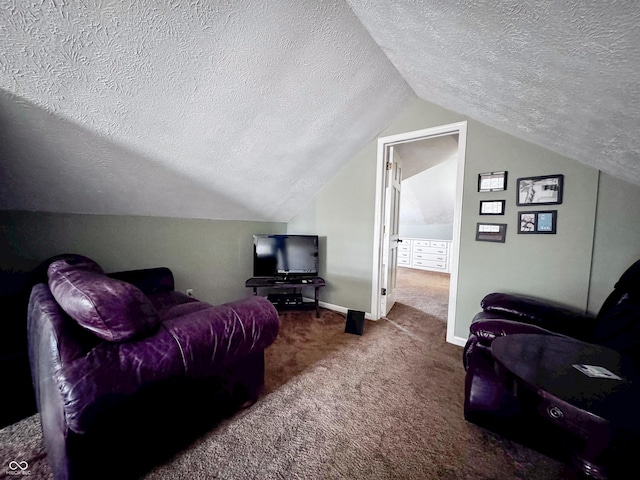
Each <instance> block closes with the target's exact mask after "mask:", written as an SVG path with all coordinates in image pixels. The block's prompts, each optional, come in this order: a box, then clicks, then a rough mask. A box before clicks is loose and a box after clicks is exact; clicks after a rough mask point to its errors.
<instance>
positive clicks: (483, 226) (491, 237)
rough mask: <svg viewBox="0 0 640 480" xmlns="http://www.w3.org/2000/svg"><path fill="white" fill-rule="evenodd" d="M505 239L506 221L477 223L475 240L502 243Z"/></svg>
mask: <svg viewBox="0 0 640 480" xmlns="http://www.w3.org/2000/svg"><path fill="white" fill-rule="evenodd" d="M506 239H507V224H506V223H478V226H477V228H476V241H478V242H500V243H504V242H505V240H506Z"/></svg>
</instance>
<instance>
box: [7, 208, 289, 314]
mask: <svg viewBox="0 0 640 480" xmlns="http://www.w3.org/2000/svg"><path fill="white" fill-rule="evenodd" d="M285 230H286V225H285V224H283V223H263V222H246V221H227V220H192V219H177V218H163V217H135V216H111V215H78V214H57V213H33V212H6V211H5V212H0V252H2V253H1V254H0V268H2V269H3V270H5V271H7V270H13V271H25V270H29V269H31V268H33V267H35V266H36V265H37V264H38V263H39V262H40V261H42V260H44V259H46V258H48V257H50V256H53V255H57V254H60V253H68V252H73V253H80V254H83V255H86V256H88V257H91V258H93V259H94V260H96V261H97V262H98V263H99V264H100V265H102V267H103V268H104V269H105V271H107V272H112V271H118V270H130V269H136V268H149V267H158V266H166V267H169V268H171V270H172V271H173V273H174V276H175V280H176V289H178V290H180V291H182V292H184V291H185V289H187V288H193V290H194V294H195V295H196V297H197V298H199V299H200V300H204V301H207V302H210V303H213V304H219V303H223V302H227V301H232V300H236V299H238V298H243V297H245V296H247V295H249V294H251V291H250V289H247V288H245V286H244V282H245V280H247V278H249V277H251V275H252V269H253V266H252V265H253V254H252V252H253V250H252V245H253V243H252V242H253V234H254V233H284V232H285Z"/></svg>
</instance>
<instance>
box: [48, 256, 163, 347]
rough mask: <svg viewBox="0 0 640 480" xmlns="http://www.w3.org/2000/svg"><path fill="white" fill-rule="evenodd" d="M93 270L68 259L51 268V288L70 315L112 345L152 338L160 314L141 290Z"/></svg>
mask: <svg viewBox="0 0 640 480" xmlns="http://www.w3.org/2000/svg"><path fill="white" fill-rule="evenodd" d="M91 267H92V266H90V265H84V264H82V263H75V262H69V261H68V260H66V259H62V260H58V261H55V262H53V263H51V265H49V269H48V271H47V275H48V277H49V288H50V290H51V293H52V294H53V296H54V298H55V299H56V301H57V302H58V304H59V305H60V307H61V308H62V309H63V310H64V311H65V312H66V313H67V315H69V316H70V317H71V318H72V319H74V320H75V321H76V322H78V324H79V325H80V326H82V327H84V328H86V329H87V330H89V331H91V332H93V333H94V334H95V335H96V336H98V337H100V338H102V339H104V340H108V341H111V342H122V341H125V340H129V339H133V338H135V337H138V336H145V335H149V334H151V333H153V332H154V331H155V330H157V328H158V326H159V325H160V317H159V315H158V312H157V311H156V310H155V308H154V307H153V305H152V304H151V302H150V300H149V299H148V298H147V296H146V295H145V294H144V293H142V291H141V290H140V289H138V288H137V287H136V286H134V285H132V284H130V283H127V282H123V281H121V280H116V279H114V278H110V277H107V276H106V275H104V274H102V273H98V272H97V271H96V270H95V268H91Z"/></svg>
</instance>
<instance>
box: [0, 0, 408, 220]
mask: <svg viewBox="0 0 640 480" xmlns="http://www.w3.org/2000/svg"><path fill="white" fill-rule="evenodd" d="M0 26H1V28H0V48H1V50H2V55H1V56H0V105H1V106H2V109H1V110H0V125H1V127H2V130H1V131H0V155H1V156H0V158H1V159H2V160H1V163H0V174H1V175H2V178H3V181H2V186H1V187H0V208H2V209H26V210H43V211H57V212H75V213H98V214H129V215H159V216H177V217H186V218H213V219H236V220H273V221H287V220H289V219H290V218H291V217H292V216H293V215H294V214H295V213H297V211H298V210H299V209H300V208H301V207H302V206H303V205H305V204H306V203H307V202H308V201H309V199H310V198H312V197H313V196H314V195H315V194H316V193H317V192H318V190H319V189H320V188H322V186H323V185H324V184H325V183H326V182H327V181H328V180H329V179H330V178H331V177H332V176H333V175H334V174H335V173H336V171H337V170H338V169H339V168H340V167H341V166H342V165H344V164H345V163H346V162H348V161H349V160H351V158H353V157H354V156H355V155H356V154H357V153H358V152H359V151H360V149H361V148H362V147H363V145H366V144H368V143H369V142H371V141H372V140H373V139H374V138H375V136H376V135H377V134H378V133H379V132H380V131H381V129H383V128H384V127H385V126H386V125H387V124H388V123H389V122H390V121H391V119H393V118H394V117H395V116H396V115H397V114H398V113H399V112H400V111H401V109H402V108H403V107H404V106H405V105H406V104H407V102H409V101H410V100H411V99H414V98H415V95H414V93H413V92H412V91H411V89H410V87H409V86H408V85H407V84H406V82H405V81H404V80H403V79H402V77H401V76H400V75H399V74H398V72H397V71H396V69H395V68H394V67H393V65H391V63H390V62H389V60H388V59H387V58H386V56H385V55H384V53H383V52H382V51H381V50H380V48H379V47H378V46H377V44H376V43H375V42H374V41H373V40H372V38H371V37H370V36H369V34H368V33H367V31H366V30H365V29H364V27H363V26H362V24H361V23H360V22H359V20H358V19H357V17H356V16H355V15H354V14H353V12H352V11H351V10H350V8H349V6H348V5H347V4H346V3H345V2H344V1H342V0H338V1H322V2H318V1H316V0H313V1H312V0H307V1H300V2H298V1H295V2H292V1H270V2H263V1H262V0H256V1H250V0H244V1H228V2H212V1H209V0H200V1H199V0H191V1H189V2H187V1H170V2H164V1H163V2H158V1H151V0H146V1H124V0H121V1H117V0H112V1H108V0H85V1H82V2H79V1H78V2H76V1H72V2H64V1H53V0H49V1H46V0H44V1H26V0H13V1H11V0H0Z"/></svg>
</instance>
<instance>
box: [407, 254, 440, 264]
mask: <svg viewBox="0 0 640 480" xmlns="http://www.w3.org/2000/svg"><path fill="white" fill-rule="evenodd" d="M413 259H414V260H432V261H434V262H445V263H446V261H447V256H446V255H438V254H437V253H414V254H413Z"/></svg>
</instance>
